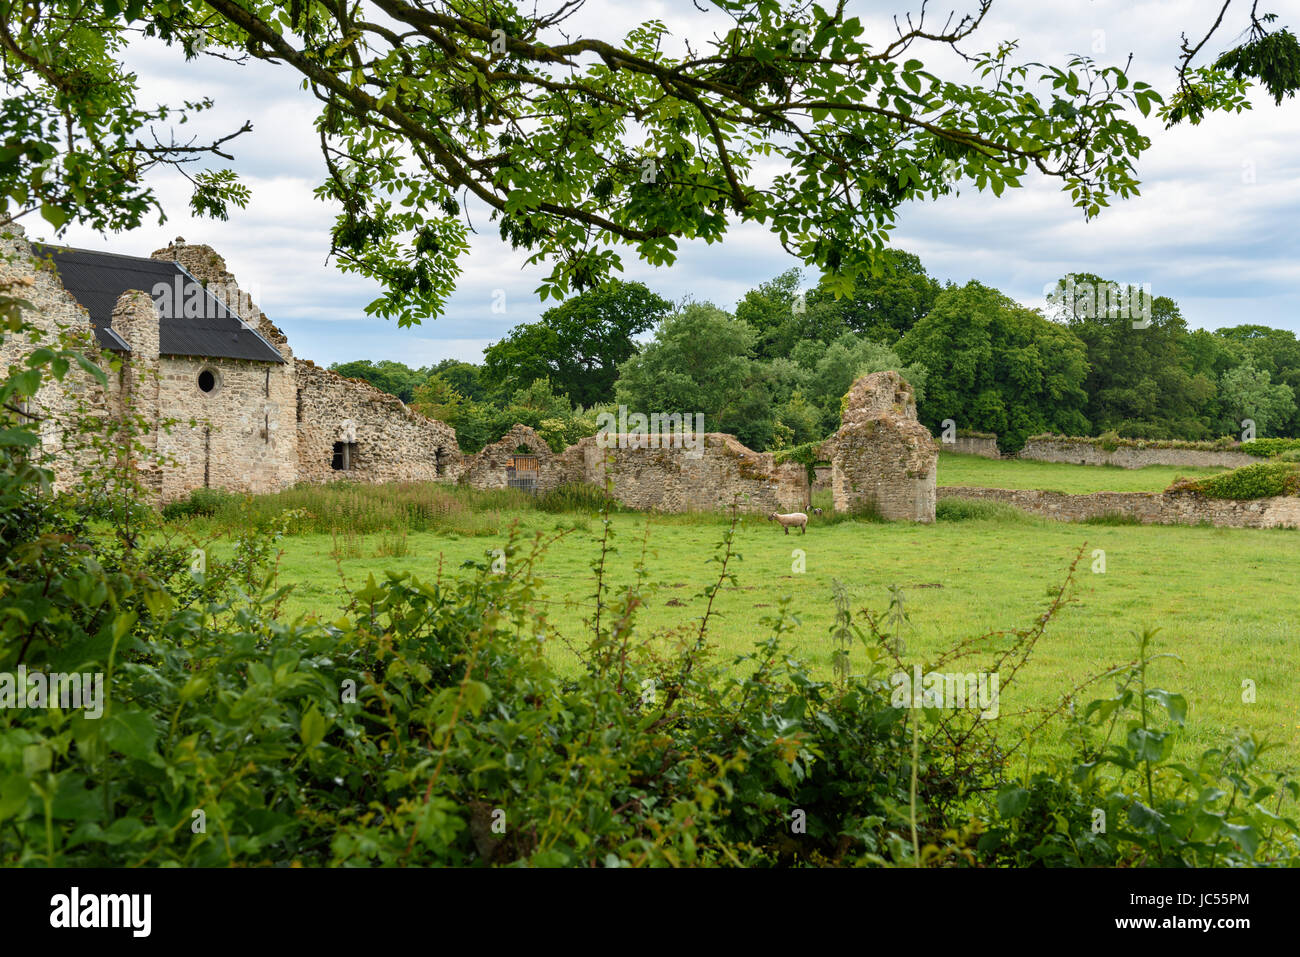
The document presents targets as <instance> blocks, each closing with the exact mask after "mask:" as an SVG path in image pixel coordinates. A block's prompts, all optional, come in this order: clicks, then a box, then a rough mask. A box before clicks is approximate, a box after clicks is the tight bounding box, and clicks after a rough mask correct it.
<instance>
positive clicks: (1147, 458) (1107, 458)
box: [1018, 438, 1268, 469]
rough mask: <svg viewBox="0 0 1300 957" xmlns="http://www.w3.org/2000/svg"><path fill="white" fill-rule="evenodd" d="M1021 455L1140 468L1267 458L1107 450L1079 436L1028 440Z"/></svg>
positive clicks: (1237, 464)
mask: <svg viewBox="0 0 1300 957" xmlns="http://www.w3.org/2000/svg"><path fill="white" fill-rule="evenodd" d="M1018 457H1019V458H1022V459H1033V460H1034V461H1036V462H1068V463H1070V464H1072V465H1118V466H1119V467H1120V468H1125V469H1140V468H1145V467H1146V466H1148V465H1185V466H1190V467H1204V468H1213V467H1222V468H1232V469H1235V468H1240V467H1241V466H1243V465H1254V464H1255V463H1256V462H1266V461H1268V460H1267V459H1264V458H1260V457H1258V456H1255V455H1248V454H1247V453H1245V452H1236V451H1233V450H1231V449H1222V450H1220V449H1179V448H1172V449H1170V448H1155V447H1152V448H1145V449H1140V448H1132V447H1129V446H1123V445H1121V446H1120V447H1118V448H1117V449H1115V450H1114V451H1113V452H1108V451H1107V450H1106V449H1104V448H1102V447H1101V446H1100V445H1098V444H1096V443H1095V442H1089V441H1085V440H1078V439H1069V438H1063V439H1029V440H1028V441H1027V442H1026V443H1025V446H1024V448H1022V449H1021V450H1020V453H1019V456H1018Z"/></svg>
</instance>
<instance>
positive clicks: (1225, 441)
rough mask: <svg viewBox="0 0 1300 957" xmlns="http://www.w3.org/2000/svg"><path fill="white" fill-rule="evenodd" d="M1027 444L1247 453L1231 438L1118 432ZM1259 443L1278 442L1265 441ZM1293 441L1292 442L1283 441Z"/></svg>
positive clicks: (1041, 438) (1047, 437)
mask: <svg viewBox="0 0 1300 957" xmlns="http://www.w3.org/2000/svg"><path fill="white" fill-rule="evenodd" d="M1025 441H1026V442H1075V443H1078V444H1080V445H1095V446H1098V447H1099V448H1103V449H1105V450H1106V451H1107V452H1113V451H1115V449H1118V448H1127V449H1193V450H1196V451H1201V452H1235V451H1245V448H1244V446H1243V445H1242V444H1241V443H1240V442H1238V441H1237V440H1236V439H1233V438H1231V437H1229V436H1225V437H1223V438H1219V439H1214V440H1213V441H1205V442H1191V441H1186V440H1183V439H1128V438H1124V437H1122V436H1120V435H1119V433H1117V432H1114V431H1112V432H1106V433H1103V434H1102V435H1093V436H1089V435H1056V434H1054V433H1051V432H1044V433H1041V434H1039V435H1031V436H1030V437H1029V438H1028V439H1026V440H1025ZM1258 441H1276V440H1272V439H1264V440H1258ZM1281 441H1292V440H1281Z"/></svg>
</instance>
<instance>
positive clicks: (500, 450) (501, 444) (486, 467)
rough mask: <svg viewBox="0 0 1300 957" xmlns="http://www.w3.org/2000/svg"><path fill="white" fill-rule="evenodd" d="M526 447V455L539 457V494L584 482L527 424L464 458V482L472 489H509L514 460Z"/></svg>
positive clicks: (519, 426)
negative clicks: (521, 449)
mask: <svg viewBox="0 0 1300 957" xmlns="http://www.w3.org/2000/svg"><path fill="white" fill-rule="evenodd" d="M521 447H525V448H527V449H528V452H527V453H525V454H529V455H536V456H537V491H538V493H539V494H542V493H545V492H549V491H551V490H552V489H553V488H555V487H557V486H559V485H561V484H563V483H565V482H570V481H585V479H582V478H579V477H571V476H570V475H569V473H568V472H567V471H565V470H563V469H562V468H561V467H560V462H559V458H558V457H557V456H556V454H555V453H554V452H552V451H551V447H550V446H549V445H547V444H546V442H545V440H543V439H542V437H541V436H540V435H538V434H537V433H536V432H535V431H533V430H532V429H531V428H529V427H528V426H526V425H516V426H514V428H512V429H511V430H510V431H509V432H507V433H506V434H505V435H503V436H501V438H499V439H497V440H496V441H495V442H493V443H491V444H490V445H485V446H484V447H483V448H482V449H480V450H479V451H478V452H476V453H475V454H474V455H473V456H471V457H470V458H469V459H467V460H466V461H465V466H464V469H463V471H462V473H461V481H462V482H464V483H465V484H466V485H469V486H472V487H473V488H483V489H489V488H508V487H509V482H510V475H509V472H508V471H507V470H508V469H509V468H510V463H511V460H512V459H513V458H514V456H515V455H516V451H515V450H516V449H519V448H521Z"/></svg>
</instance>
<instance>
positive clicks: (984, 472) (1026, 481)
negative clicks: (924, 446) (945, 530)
mask: <svg viewBox="0 0 1300 957" xmlns="http://www.w3.org/2000/svg"><path fill="white" fill-rule="evenodd" d="M1224 471H1227V470H1226V469H1221V468H1191V467H1188V466H1182V465H1179V466H1174V465H1148V466H1147V467H1146V468H1141V469H1122V468H1120V467H1119V466H1116V465H1071V464H1069V463H1065V462H1032V461H1030V460H1028V459H985V458H980V457H979V456H978V455H958V454H956V453H954V452H940V453H939V474H938V481H939V484H940V485H941V486H942V485H975V486H984V487H987V488H1030V489H1045V490H1047V491H1050V492H1070V493H1074V494H1084V493H1088V492H1163V491H1164V490H1165V489H1166V488H1168V487H1169V486H1170V484H1171V483H1172V482H1173V481H1174V480H1175V479H1178V478H1203V477H1204V476H1207V475H1217V474H1218V473H1220V472H1224Z"/></svg>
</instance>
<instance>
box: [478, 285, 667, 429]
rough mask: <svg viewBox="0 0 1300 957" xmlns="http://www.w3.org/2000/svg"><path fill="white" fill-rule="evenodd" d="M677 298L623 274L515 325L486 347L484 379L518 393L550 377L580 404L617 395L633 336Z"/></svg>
mask: <svg viewBox="0 0 1300 957" xmlns="http://www.w3.org/2000/svg"><path fill="white" fill-rule="evenodd" d="M671 309H672V303H671V302H669V301H668V300H667V299H664V298H662V297H660V296H657V295H655V294H654V293H652V292H651V291H650V290H649V289H647V288H646V287H645V285H644V284H643V283H639V282H623V281H621V280H618V279H614V280H611V281H610V282H608V283H605V284H604V285H602V286H600V287H598V288H596V289H589V290H587V291H586V292H584V293H582V294H581V295H578V296H574V297H572V298H570V299H567V300H565V301H564V302H563V303H561V304H560V305H558V306H555V307H554V308H552V309H548V310H547V311H546V312H545V313H543V314H542V317H541V321H539V322H533V323H527V324H525V325H521V326H516V327H515V328H514V329H512V330H511V331H510V334H509V335H507V336H506V337H505V338H504V339H502V340H501V341H500V342H496V343H493V344H492V345H490V346H488V348H487V349H485V350H484V351H483V379H484V382H485V383H486V384H487V385H489V386H491V387H494V388H499V389H502V390H504V391H506V392H513V391H515V390H517V389H521V388H524V387H525V386H527V385H528V384H529V383H531V382H533V381H534V380H536V379H542V378H548V379H550V381H551V384H552V385H554V386H555V387H556V388H557V389H559V390H560V391H561V392H566V393H568V395H569V398H571V399H572V400H573V401H574V402H576V403H577V404H579V405H585V406H589V405H594V404H595V403H597V402H608V401H609V400H610V399H612V398H613V397H614V380H615V378H617V376H618V364H619V363H620V362H623V361H625V360H627V359H628V358H629V357H630V356H631V355H632V354H633V353H635V352H636V343H635V341H634V338H635V337H636V336H638V335H640V334H641V333H643V332H646V331H647V330H649V329H650V328H652V327H653V326H654V325H655V324H656V323H658V322H659V321H660V320H661V319H663V318H664V316H666V315H667V314H668V312H669V310H671Z"/></svg>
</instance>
